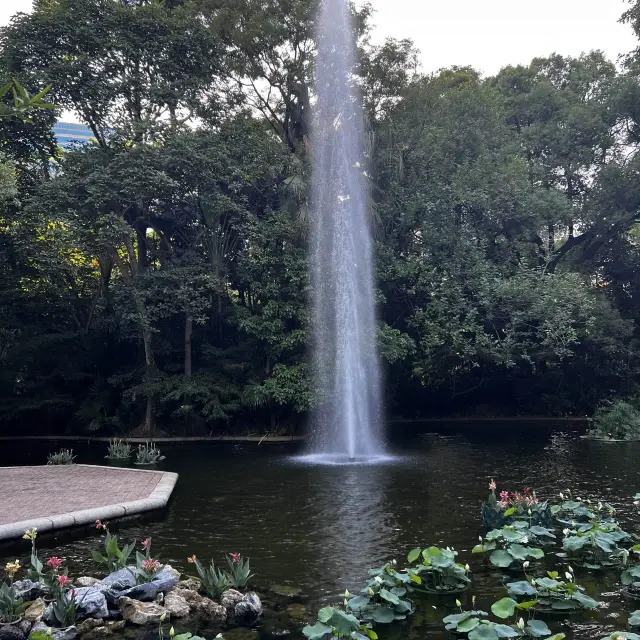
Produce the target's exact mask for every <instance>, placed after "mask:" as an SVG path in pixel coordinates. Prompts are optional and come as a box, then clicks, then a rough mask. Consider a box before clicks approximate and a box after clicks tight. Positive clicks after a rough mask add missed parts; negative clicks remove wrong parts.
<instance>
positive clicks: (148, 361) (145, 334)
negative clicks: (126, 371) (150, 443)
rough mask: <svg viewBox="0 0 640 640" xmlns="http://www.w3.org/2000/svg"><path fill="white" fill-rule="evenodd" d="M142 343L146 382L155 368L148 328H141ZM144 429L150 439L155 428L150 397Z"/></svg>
mask: <svg viewBox="0 0 640 640" xmlns="http://www.w3.org/2000/svg"><path fill="white" fill-rule="evenodd" d="M141 315H142V314H141ZM143 318H144V316H143ZM142 342H143V344H144V361H145V377H146V381H147V382H148V381H149V380H150V378H151V375H152V374H153V370H154V366H155V361H154V357H153V344H152V334H151V329H150V328H149V327H143V328H142ZM144 427H145V431H146V433H147V435H148V436H149V437H152V436H153V431H154V427H155V415H154V399H153V396H152V395H149V396H147V410H146V412H145V418H144Z"/></svg>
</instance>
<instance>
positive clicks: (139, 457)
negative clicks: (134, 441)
mask: <svg viewBox="0 0 640 640" xmlns="http://www.w3.org/2000/svg"><path fill="white" fill-rule="evenodd" d="M164 458H165V457H164V456H163V455H162V454H161V453H160V449H157V448H156V445H155V444H153V443H152V442H145V443H144V444H141V445H138V450H137V451H136V464H156V463H157V462H160V460H164Z"/></svg>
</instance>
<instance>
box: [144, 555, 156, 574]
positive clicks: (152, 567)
mask: <svg viewBox="0 0 640 640" xmlns="http://www.w3.org/2000/svg"><path fill="white" fill-rule="evenodd" d="M159 568H160V563H159V562H158V561H157V560H154V559H153V558H149V560H145V561H144V562H143V563H142V569H143V570H144V571H146V572H147V573H156V572H157V571H158V569H159Z"/></svg>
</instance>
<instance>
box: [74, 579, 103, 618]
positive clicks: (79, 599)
mask: <svg viewBox="0 0 640 640" xmlns="http://www.w3.org/2000/svg"><path fill="white" fill-rule="evenodd" d="M76 603H77V604H76V607H77V611H78V617H79V618H103V619H104V618H108V617H109V608H108V607H107V599H106V597H105V595H104V593H102V592H101V591H99V590H98V589H96V588H95V587H80V588H79V589H76Z"/></svg>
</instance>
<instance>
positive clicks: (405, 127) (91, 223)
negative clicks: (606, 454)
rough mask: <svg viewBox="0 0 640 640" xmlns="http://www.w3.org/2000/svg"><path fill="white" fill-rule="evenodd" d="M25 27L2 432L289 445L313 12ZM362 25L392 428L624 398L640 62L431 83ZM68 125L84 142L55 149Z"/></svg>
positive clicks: (5, 288)
mask: <svg viewBox="0 0 640 640" xmlns="http://www.w3.org/2000/svg"><path fill="white" fill-rule="evenodd" d="M35 5H36V6H35V10H34V12H33V14H31V15H18V16H17V17H15V18H14V19H13V21H12V23H11V25H10V26H8V27H7V28H6V29H4V30H3V32H2V36H1V39H0V77H6V78H7V79H12V80H18V81H19V83H20V85H19V86H20V87H24V88H25V92H28V93H25V95H27V96H36V97H37V96H38V95H39V92H40V91H41V90H42V89H44V88H46V87H48V86H49V85H51V89H50V91H49V93H48V94H46V96H45V98H46V100H47V101H48V102H50V103H53V104H55V105H56V106H57V110H52V109H47V110H40V109H35V110H33V112H32V113H31V112H30V113H28V114H26V115H25V113H23V111H22V110H20V109H17V108H15V107H13V106H12V104H13V103H12V99H13V98H12V96H11V94H10V93H6V94H5V95H4V96H2V98H1V100H2V101H3V104H4V106H3V107H2V109H0V116H1V117H0V153H1V154H2V156H1V159H0V365H1V366H0V419H1V420H2V424H3V425H4V426H3V427H2V429H3V430H5V431H6V432H15V431H17V430H18V429H19V428H20V430H21V433H22V432H24V430H25V428H24V425H25V424H26V425H29V426H28V429H29V430H30V431H32V432H35V431H38V430H40V431H51V430H64V429H70V430H75V431H98V430H100V431H103V432H105V433H115V434H118V433H124V432H126V431H127V430H129V429H131V428H132V427H136V426H139V425H140V426H141V427H144V431H146V432H151V431H152V430H153V428H154V426H155V423H156V421H158V422H159V423H160V426H161V427H162V428H163V429H164V430H166V431H169V432H177V433H186V432H192V433H207V432H217V433H218V432H223V431H225V430H228V429H235V430H236V431H239V430H242V429H253V428H254V425H256V426H257V425H263V424H265V423H266V424H267V425H268V428H269V430H270V431H271V432H277V431H278V430H281V429H283V428H288V427H291V426H295V425H298V424H302V423H303V422H304V416H305V413H306V412H307V411H308V410H309V408H310V407H312V405H313V402H314V394H313V387H312V384H311V383H310V379H309V365H308V346H309V336H310V322H311V318H310V310H309V304H308V298H309V288H310V284H309V282H308V277H307V267H308V265H307V259H308V256H307V242H308V233H307V231H308V227H309V216H310V210H309V207H308V202H307V187H308V183H309V158H310V154H311V153H312V148H313V134H312V133H310V131H309V121H310V110H311V108H312V107H311V105H312V104H313V96H312V89H311V84H312V83H311V73H312V64H313V55H314V42H313V38H312V34H313V18H314V13H315V3H314V1H313V0H272V1H271V2H269V3H264V2H257V1H256V0H215V1H214V0H184V1H170V0H165V2H164V3H163V2H147V1H146V0H135V1H126V2H125V1H124V0H122V1H118V0H74V1H73V2H71V1H70V0H49V1H47V2H36V3H35ZM638 13H639V9H638V7H637V6H636V5H635V4H630V9H629V11H628V12H627V13H626V14H625V15H624V16H623V20H625V21H626V22H628V23H629V24H630V25H631V27H632V28H634V29H635V30H636V31H637V32H638V33H640V18H638ZM369 16H370V8H369V7H367V6H365V7H364V8H363V9H361V10H360V11H359V13H357V15H356V20H355V22H354V23H355V24H356V32H357V33H356V36H357V38H358V42H359V53H360V59H359V64H358V68H357V69H356V70H355V72H356V76H355V77H356V78H357V80H358V82H359V84H360V86H361V90H362V94H363V105H364V108H365V112H366V116H367V123H368V126H367V141H366V142H367V144H366V149H365V157H363V166H366V167H367V170H366V173H364V172H363V180H366V181H367V183H368V184H369V186H370V187H371V189H370V191H371V196H372V206H371V225H372V228H373V231H374V235H375V252H376V256H375V258H376V260H375V262H376V265H377V267H376V268H377V273H376V278H377V300H378V303H379V328H378V339H379V346H380V352H381V356H382V362H383V366H384V369H385V378H386V395H387V397H386V404H387V409H388V411H389V413H390V414H392V415H406V416H419V415H442V414H446V413H451V412H453V411H456V412H464V413H467V414H474V413H477V412H486V411H491V412H496V413H508V414H514V413H529V414H554V415H561V414H569V413H573V414H584V413H591V412H592V411H593V410H594V409H595V408H596V407H597V406H598V405H599V404H601V403H602V402H604V401H607V400H609V399H611V398H615V397H616V396H625V397H626V396H632V395H633V394H634V392H635V377H636V375H637V372H638V357H637V355H638V353H637V352H638V344H637V334H638V319H639V311H640V276H639V274H638V269H637V264H638V260H639V258H640V245H639V243H638V238H639V230H640V227H639V226H638V221H639V220H640V181H639V180H638V173H639V170H640V153H639V144H640V110H639V108H638V105H639V104H640V102H639V99H640V53H638V52H632V53H630V54H629V56H628V57H627V58H626V60H625V64H624V66H623V67H622V68H616V66H615V65H614V64H612V63H611V62H609V61H608V60H606V59H605V58H604V57H603V55H602V54H601V53H599V52H591V53H587V54H584V55H582V56H580V57H579V58H566V57H562V56H559V55H552V56H550V57H548V58H544V59H542V58H541V59H535V60H533V61H532V62H531V64H530V65H529V66H526V67H525V66H517V67H506V68H504V69H503V70H502V71H501V72H500V73H499V74H498V75H497V76H495V77H490V78H481V77H480V76H479V74H478V73H477V72H476V71H474V70H473V69H470V68H453V69H445V70H442V71H441V72H439V73H437V74H433V75H425V74H423V73H420V72H419V71H418V68H417V62H416V61H417V52H416V51H415V50H414V49H413V47H412V44H411V42H409V41H395V40H389V41H387V42H386V43H384V44H383V45H380V46H373V45H371V43H370V41H369V39H368V32H369V27H368V18H369ZM43 95H44V94H43ZM40 98H42V96H40ZM40 98H38V100H39V101H41V100H40ZM62 109H65V110H70V111H73V112H75V113H76V114H77V116H78V117H79V118H80V119H81V120H82V121H83V122H85V123H86V124H87V125H89V126H90V128H91V129H92V131H93V134H94V136H95V143H93V144H89V145H84V146H78V147H77V148H75V149H67V150H65V151H62V150H60V149H58V148H56V146H55V144H54V140H53V137H52V132H51V126H52V123H53V121H54V118H55V115H56V113H57V114H58V115H60V110H62Z"/></svg>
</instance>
